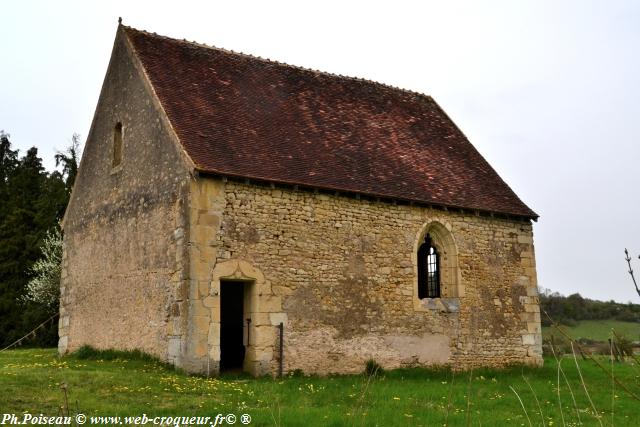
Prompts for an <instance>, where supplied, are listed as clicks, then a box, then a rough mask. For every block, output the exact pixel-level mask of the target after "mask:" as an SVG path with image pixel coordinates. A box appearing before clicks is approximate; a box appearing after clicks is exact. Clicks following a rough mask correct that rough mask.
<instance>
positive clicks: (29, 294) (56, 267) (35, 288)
mask: <svg viewBox="0 0 640 427" xmlns="http://www.w3.org/2000/svg"><path fill="white" fill-rule="evenodd" d="M40 250H41V252H42V256H41V257H40V259H38V260H37V261H36V262H35V263H34V264H33V266H32V267H31V271H30V273H31V276H32V278H31V280H29V283H28V284H27V289H26V294H25V296H24V299H26V300H28V301H33V302H36V303H40V304H43V305H45V306H46V307H47V308H48V309H50V310H51V311H55V310H57V308H58V299H59V297H60V272H61V268H62V267H61V264H62V233H61V232H60V230H59V228H58V227H54V228H52V229H51V230H49V231H47V235H46V236H45V239H44V241H43V244H42V247H41V248H40Z"/></svg>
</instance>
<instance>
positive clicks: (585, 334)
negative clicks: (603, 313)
mask: <svg viewBox="0 0 640 427" xmlns="http://www.w3.org/2000/svg"><path fill="white" fill-rule="evenodd" d="M562 329H563V330H565V331H567V332H568V333H569V335H570V336H571V337H572V338H573V339H578V338H589V339H592V340H596V341H603V342H606V341H607V339H608V338H609V337H611V329H614V330H615V331H616V333H617V334H618V335H623V336H625V337H627V338H629V339H630V340H631V341H638V340H640V323H634V322H621V321H619V320H583V321H581V322H578V324H577V325H576V326H562ZM552 332H553V328H550V327H549V328H548V327H544V328H542V336H543V337H545V338H547V337H549V336H550V335H551V333H552ZM555 335H556V336H559V333H558V332H555Z"/></svg>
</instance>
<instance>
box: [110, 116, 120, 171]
mask: <svg viewBox="0 0 640 427" xmlns="http://www.w3.org/2000/svg"><path fill="white" fill-rule="evenodd" d="M121 162H122V123H120V122H118V123H116V126H115V128H114V129H113V164H112V166H113V167H114V168H115V167H116V166H118V165H119V164H120V163H121Z"/></svg>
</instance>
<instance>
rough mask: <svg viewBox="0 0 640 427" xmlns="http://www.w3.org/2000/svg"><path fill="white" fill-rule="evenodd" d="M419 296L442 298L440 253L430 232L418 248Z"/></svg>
mask: <svg viewBox="0 0 640 427" xmlns="http://www.w3.org/2000/svg"><path fill="white" fill-rule="evenodd" d="M418 298H420V299H422V298H440V255H439V254H438V249H437V248H436V247H435V246H434V244H433V242H432V240H431V236H430V235H429V234H427V235H426V236H425V238H424V243H422V244H421V245H420V248H419V249H418Z"/></svg>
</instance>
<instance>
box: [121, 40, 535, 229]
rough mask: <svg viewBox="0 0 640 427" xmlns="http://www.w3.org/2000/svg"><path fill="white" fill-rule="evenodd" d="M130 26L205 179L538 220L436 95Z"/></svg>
mask: <svg viewBox="0 0 640 427" xmlns="http://www.w3.org/2000/svg"><path fill="white" fill-rule="evenodd" d="M122 28H123V30H124V31H125V33H126V35H127V36H128V37H129V40H130V41H131V42H132V45H133V47H134V50H135V52H136V55H137V56H138V57H139V59H140V61H141V63H142V64H143V66H144V68H145V71H146V73H147V75H148V76H149V79H150V81H151V84H152V85H153V87H154V89H155V92H156V94H157V96H158V98H159V100H160V102H161V104H162V106H163V107H164V109H165V111H166V113H167V115H168V117H169V120H170V121H171V123H172V125H173V127H174V129H175V131H176V133H177V135H178V138H179V139H180V143H181V144H182V145H183V146H184V148H185V150H186V152H187V154H188V155H189V156H190V157H191V159H192V160H193V162H194V163H195V165H196V168H197V169H198V170H200V171H202V172H208V173H215V174H222V175H229V176H240V177H246V178H252V179H260V180H267V181H275V182H283V183H290V184H300V185H305V186H312V187H318V188H326V189H334V190H340V191H349V192H356V193H363V194H370V195H374V196H381V197H389V198H396V199H402V200H409V201H416V202H422V203H428V204H437V205H444V206H450V207H460V208H468V209H477V210H482V211H489V212H497V213H504V214H511V215H517V216H524V217H527V218H533V219H535V218H537V215H536V213H535V212H533V211H532V210H531V209H529V208H528V207H527V206H526V205H525V204H524V203H523V202H522V201H521V200H520V199H519V198H518V197H517V196H516V194H515V193H514V192H513V191H512V190H511V189H510V188H509V186H508V185H507V184H506V183H505V182H504V181H503V180H502V179H501V178H500V177H499V176H498V174H497V173H496V172H495V171H494V170H493V168H491V166H490V165H489V164H488V163H487V162H486V161H485V160H484V158H483V157H482V156H481V155H480V154H479V153H478V151H477V150H476V149H475V148H474V147H473V145H471V143H470V142H469V141H468V140H467V138H466V137H465V136H464V135H463V134H462V132H461V131H460V130H459V129H458V128H457V127H456V126H455V124H454V123H453V122H452V121H451V119H449V117H448V116H447V115H446V114H445V113H444V112H443V111H442V109H441V108H440V107H439V106H438V105H437V104H436V102H435V101H434V100H433V99H432V98H431V97H429V96H425V95H421V94H417V93H414V92H410V91H405V90H400V89H396V88H392V87H389V86H386V85H383V84H379V83H375V82H370V81H366V80H362V79H356V78H349V77H339V76H335V75H331V74H328V73H322V72H317V71H312V70H306V69H302V68H299V67H294V66H290V65H285V64H281V63H277V62H272V61H268V60H263V59H260V58H256V57H252V56H249V55H243V54H237V53H232V52H229V51H226V50H222V49H217V48H211V47H207V46H203V45H199V44H195V43H190V42H186V41H180V40H175V39H170V38H167V37H163V36H157V35H155V34H154V35H152V34H149V33H147V32H143V31H139V30H135V29H132V28H129V27H122Z"/></svg>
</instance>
